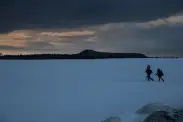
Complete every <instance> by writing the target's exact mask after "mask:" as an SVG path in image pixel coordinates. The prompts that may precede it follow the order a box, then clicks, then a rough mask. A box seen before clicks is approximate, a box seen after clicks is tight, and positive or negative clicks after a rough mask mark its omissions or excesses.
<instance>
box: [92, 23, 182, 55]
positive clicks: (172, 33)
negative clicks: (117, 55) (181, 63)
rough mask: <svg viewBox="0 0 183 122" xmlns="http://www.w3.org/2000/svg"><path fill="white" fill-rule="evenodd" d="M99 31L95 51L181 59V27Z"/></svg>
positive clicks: (116, 27) (127, 28)
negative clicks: (135, 53)
mask: <svg viewBox="0 0 183 122" xmlns="http://www.w3.org/2000/svg"><path fill="white" fill-rule="evenodd" d="M118 26H120V25H118V24H116V25H114V27H115V28H114V27H110V28H112V29H109V30H105V31H99V32H98V33H97V35H98V39H99V40H100V41H96V48H97V49H100V48H101V49H102V48H103V49H105V50H109V51H112V52H127V53H128V52H137V53H143V54H146V55H148V56H178V57H183V49H182V45H183V35H182V33H181V32H182V31H183V27H182V26H159V27H156V28H148V29H145V28H139V27H135V26H133V27H131V26H130V27H128V25H127V26H126V27H125V28H118Z"/></svg>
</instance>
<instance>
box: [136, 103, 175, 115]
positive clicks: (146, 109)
mask: <svg viewBox="0 0 183 122" xmlns="http://www.w3.org/2000/svg"><path fill="white" fill-rule="evenodd" d="M173 110H174V109H173V108H172V107H170V106H168V105H165V104H161V103H150V104H147V105H145V106H143V107H142V108H140V109H138V110H137V111H136V113H138V114H151V113H153V112H156V111H167V112H171V111H173Z"/></svg>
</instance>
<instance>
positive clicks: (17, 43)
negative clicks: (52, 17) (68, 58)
mask: <svg viewBox="0 0 183 122" xmlns="http://www.w3.org/2000/svg"><path fill="white" fill-rule="evenodd" d="M81 30H82V31H81ZM91 39H96V35H95V32H94V31H92V30H83V29H78V30H74V31H73V30H71V31H69V30H52V31H51V30H50V29H48V30H44V31H43V30H42V29H36V30H19V31H13V32H10V33H7V34H1V35H0V50H1V51H2V52H3V53H6V52H11V53H12V50H15V51H16V52H20V51H22V53H23V52H42V53H46V52H47V53H51V52H58V53H64V52H66V53H67V52H73V50H71V51H69V50H70V49H74V50H77V51H80V48H81V47H80V46H82V45H83V47H84V46H86V45H87V44H90V43H91ZM85 41H87V42H85ZM76 44H79V45H78V46H76ZM76 47H77V49H76ZM78 49H79V50H78Z"/></svg>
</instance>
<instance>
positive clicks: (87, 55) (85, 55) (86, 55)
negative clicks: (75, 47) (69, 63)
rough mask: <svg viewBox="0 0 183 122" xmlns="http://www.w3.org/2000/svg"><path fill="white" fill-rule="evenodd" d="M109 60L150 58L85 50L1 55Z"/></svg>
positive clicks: (25, 57)
mask: <svg viewBox="0 0 183 122" xmlns="http://www.w3.org/2000/svg"><path fill="white" fill-rule="evenodd" d="M109 58H148V57H147V56H145V55H144V54H140V53H109V52H98V51H94V50H84V51H82V52H80V53H78V54H30V55H21V54H20V55H1V56H0V59H13V60H14V59H17V60H18V59H20V60H21V59H23V60H25V59H28V60H31V59H35V60H36V59H109Z"/></svg>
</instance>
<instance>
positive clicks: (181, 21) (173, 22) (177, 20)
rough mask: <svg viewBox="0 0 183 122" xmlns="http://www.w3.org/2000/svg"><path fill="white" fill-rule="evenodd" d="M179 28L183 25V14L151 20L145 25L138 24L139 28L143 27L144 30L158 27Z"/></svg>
mask: <svg viewBox="0 0 183 122" xmlns="http://www.w3.org/2000/svg"><path fill="white" fill-rule="evenodd" d="M165 25H168V26H177V25H179V26H180V25H183V14H180V15H174V16H170V17H167V18H159V19H157V20H151V21H148V22H144V23H138V24H137V26H140V27H143V28H153V27H157V26H165Z"/></svg>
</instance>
